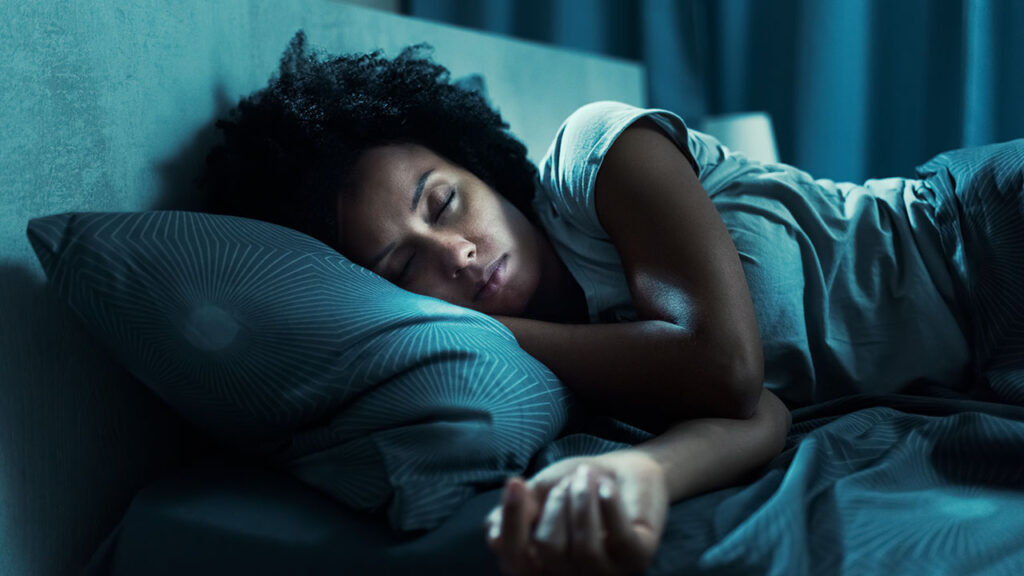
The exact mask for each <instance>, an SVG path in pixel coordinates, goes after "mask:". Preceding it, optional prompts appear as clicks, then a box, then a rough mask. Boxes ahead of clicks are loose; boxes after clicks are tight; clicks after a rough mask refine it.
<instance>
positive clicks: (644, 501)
mask: <svg viewBox="0 0 1024 576" xmlns="http://www.w3.org/2000/svg"><path fill="white" fill-rule="evenodd" d="M668 505H669V495H668V489H667V485H666V480H665V474H664V471H663V470H662V468H661V466H660V465H659V464H658V463H657V461H655V460H654V459H653V458H652V457H650V456H649V455H647V454H643V453H640V452H636V451H631V450H623V451H618V452H611V453H608V454H603V455H601V456H595V457H581V458H569V459H566V460H562V461H559V462H556V463H554V464H552V465H550V466H548V467H547V468H545V469H544V470H541V471H540V472H538V473H537V474H536V475H535V476H534V477H533V478H531V479H530V480H529V481H526V482H524V481H523V480H522V479H521V478H512V479H510V480H509V481H508V483H507V484H506V486H505V491H504V493H503V494H502V505H501V506H499V507H496V508H495V509H494V510H493V511H492V512H491V513H490V514H489V515H488V517H487V520H486V522H485V530H486V532H487V544H488V546H490V548H491V550H493V551H494V553H495V554H496V555H497V556H498V561H499V566H500V568H501V570H502V572H503V573H505V574H508V575H516V576H520V575H529V576H535V575H545V576H547V575H560V574H588V575H589V574H593V575H596V576H602V575H608V576H611V575H616V576H617V575H626V574H636V573H640V572H642V571H643V570H644V569H645V568H646V567H647V565H648V564H649V563H650V561H651V559H652V558H653V557H654V553H655V552H656V551H657V548H658V543H659V541H660V540H661V534H662V531H663V530H664V527H665V517H666V514H667V513H668Z"/></svg>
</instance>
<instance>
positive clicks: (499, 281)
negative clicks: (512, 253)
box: [473, 254, 508, 302]
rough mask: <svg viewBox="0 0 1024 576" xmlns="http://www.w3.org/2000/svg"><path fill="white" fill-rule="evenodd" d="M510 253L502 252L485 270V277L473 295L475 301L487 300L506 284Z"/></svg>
mask: <svg viewBox="0 0 1024 576" xmlns="http://www.w3.org/2000/svg"><path fill="white" fill-rule="evenodd" d="M507 264H508V254H502V255H501V257H500V258H498V259H497V260H495V261H494V262H491V263H490V264H489V265H488V266H487V268H486V269H485V270H484V279H483V280H481V281H480V287H479V288H478V289H477V291H476V294H475V295H474V296H473V301H474V302H476V301H479V300H486V299H488V298H490V297H491V296H493V295H494V294H496V293H497V292H498V290H500V289H501V287H502V286H503V285H504V284H505V274H506V271H507V270H508V266H507Z"/></svg>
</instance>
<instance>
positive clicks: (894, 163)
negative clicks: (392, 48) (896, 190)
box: [402, 0, 1024, 182]
mask: <svg viewBox="0 0 1024 576" xmlns="http://www.w3.org/2000/svg"><path fill="white" fill-rule="evenodd" d="M402 11H403V12H404V13H406V14H409V15H412V16H416V17H420V18H426V19H433V20H439V21H443V22H448V23H452V24H456V25H461V26H466V27H471V28H477V29H480V30H485V31H490V32H495V33H499V34H505V35H509V36H515V37H518V38H523V39H528V40H534V41H538V42H544V43H549V44H554V45H557V46H562V47H566V48H571V49H576V50H583V51H588V52H592V53H595V54H601V55H606V56H612V57H618V58H627V59H632V60H638V61H641V62H642V63H643V64H644V65H645V66H646V68H647V73H648V86H647V93H648V103H649V105H650V106H654V107H659V108H667V109H669V110H672V111H674V112H677V113H679V114H680V115H681V116H682V117H683V118H684V119H685V120H686V121H687V123H688V124H689V125H690V126H691V127H694V128H697V129H699V128H700V125H701V119H702V118H703V117H704V116H705V115H709V114H710V115H717V114H726V113H731V112H745V111H752V110H762V111H765V112H768V113H769V114H770V115H771V117H772V120H773V124H774V128H775V135H776V139H777V141H778V148H779V156H780V158H781V159H782V161H784V162H787V163H789V164H793V165H795V166H798V167H800V168H802V169H804V170H806V171H808V172H810V173H811V174H812V175H813V176H815V177H821V178H832V179H834V180H845V181H854V182H860V181H863V180H864V179H866V178H869V177H885V176H910V175H912V174H913V168H914V166H916V165H918V164H920V163H922V162H924V161H925V160H927V159H928V158H929V157H931V156H932V155H934V154H936V153H938V152H941V151H943V150H948V149H952V148H959V147H963V146H971V145H977V144H986V143H990V142H997V141H1003V140H1009V139H1013V138H1020V137H1024V33H1022V32H1021V30H1024V0H489V1H488V0H404V1H403V3H402Z"/></svg>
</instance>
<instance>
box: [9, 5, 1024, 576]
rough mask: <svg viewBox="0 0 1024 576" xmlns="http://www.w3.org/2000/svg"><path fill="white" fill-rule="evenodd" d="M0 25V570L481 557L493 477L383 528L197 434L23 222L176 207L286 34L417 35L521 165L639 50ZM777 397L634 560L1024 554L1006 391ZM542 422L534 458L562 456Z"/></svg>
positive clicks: (201, 28) (450, 567)
mask: <svg viewBox="0 0 1024 576" xmlns="http://www.w3.org/2000/svg"><path fill="white" fill-rule="evenodd" d="M0 21H2V22H4V23H5V26H6V28H5V33H4V34H0V46H3V47H4V48H5V50H7V49H8V48H10V49H11V50H13V51H14V52H15V53H20V54H22V55H23V58H21V59H20V60H17V61H16V62H14V63H11V64H7V66H8V68H7V71H8V77H9V78H10V79H11V82H7V83H5V84H4V85H3V86H2V87H0V103H3V104H4V106H5V109H7V110H9V111H10V114H11V115H12V118H13V119H14V121H13V122H11V123H8V124H7V125H5V126H4V127H0V130H2V131H3V135H2V138H0V163H2V167H3V170H0V179H2V180H0V190H2V191H3V193H4V195H3V197H2V199H0V202H2V210H0V247H2V250H3V252H2V257H3V260H2V262H0V267H2V269H0V273H2V275H3V278H4V282H3V284H2V285H0V314H2V322H0V338H2V339H3V345H2V346H0V386H2V387H3V392H4V395H5V398H6V399H7V401H6V402H5V403H3V404H2V406H0V421H2V422H3V423H4V424H3V425H2V426H3V428H2V430H3V431H4V434H3V435H2V436H0V441H2V442H3V444H2V445H0V454H2V456H3V462H4V465H3V466H2V467H0V490H2V491H3V493H2V498H0V502H2V503H3V504H2V507H0V533H3V535H4V536H3V538H4V540H3V543H2V545H3V548H4V550H5V554H3V555H2V556H0V573H3V574H12V575H17V576H21V575H29V574H72V573H84V574H87V575H90V576H101V575H109V576H123V575H134V574H154V575H158V574H220V573H242V574H283V573H284V574H293V573H294V574H333V573H337V572H344V573H348V574H451V575H456V574H474V575H480V574H497V573H498V571H497V567H496V566H495V564H494V561H493V558H492V557H491V555H490V552H489V551H488V550H487V548H486V546H485V544H484V540H483V533H482V522H483V517H484V515H485V513H486V512H487V511H488V510H490V509H491V508H492V507H493V506H495V505H496V504H497V502H498V499H499V496H500V489H498V488H493V487H492V488H489V489H482V490H479V491H478V492H476V493H474V494H472V495H470V496H468V497H465V498H463V499H462V500H461V501H460V502H459V503H458V505H457V506H453V507H452V509H450V510H446V511H445V517H444V519H443V521H441V522H440V523H439V524H437V525H436V526H433V527H432V528H431V529H429V530H410V531H405V532H396V531H395V530H394V522H393V520H394V519H393V518H391V519H389V518H386V517H384V516H383V515H380V514H369V513H366V512H363V511H357V510H352V509H350V508H348V507H346V506H344V505H342V504H341V503H339V502H338V501H337V499H334V498H332V497H331V496H330V494H327V493H325V492H324V491H323V490H317V489H315V488H314V487H312V486H310V485H309V484H308V483H304V482H302V481H300V480H299V479H297V478H296V477H295V476H293V475H289V474H286V473H283V472H281V471H280V470H275V469H272V468H267V467H263V466H252V465H250V464H249V463H248V462H247V461H246V460H245V459H244V458H239V457H237V456H236V455H234V454H231V453H227V452H224V451H222V450H220V449H216V448H213V447H211V445H210V443H209V442H208V440H207V438H206V437H205V436H204V435H203V434H202V433H201V432H200V431H197V430H196V429H195V428H193V427H192V426H190V425H189V423H188V422H187V421H186V420H185V419H183V418H182V417H181V416H180V415H178V414H176V413H175V412H174V411H172V410H170V409H169V408H168V406H167V405H166V403H165V402H163V401H162V399H161V398H160V397H159V396H158V395H157V394H154V393H153V392H152V391H150V390H148V389H147V388H146V387H145V386H142V385H141V384H140V383H139V382H138V381H137V380H136V378H135V377H134V376H133V374H132V372H131V371H129V370H126V369H124V368H122V367H121V366H120V365H119V363H118V362H117V361H116V359H115V358H114V357H112V356H111V354H110V353H109V351H108V350H106V349H105V348H104V347H103V346H101V345H100V344H99V343H98V342H97V341H96V340H95V338H94V337H93V335H92V334H91V333H90V332H89V330H88V329H87V328H86V327H85V326H84V325H83V323H82V322H81V320H80V319H79V318H78V317H77V316H76V315H75V314H74V313H73V312H72V311H71V310H69V309H68V307H67V305H66V303H65V302H63V301H62V300H61V298H60V297H59V296H58V295H56V294H54V293H53V292H52V291H50V290H49V289H48V288H47V286H46V282H47V280H46V277H45V275H44V272H43V271H42V270H41V269H40V262H39V260H38V259H37V256H38V255H39V251H38V246H39V244H38V243H37V244H33V245H32V246H30V245H29V243H27V242H25V226H26V222H27V221H28V220H30V219H32V218H38V217H41V216H44V215H49V214H57V213H63V212H72V211H78V212H86V211H142V210H187V209H189V208H190V207H193V206H196V205H197V204H196V202H197V199H196V198H195V197H194V196H192V195H191V194H192V193H191V192H190V189H191V188H190V177H191V176H192V175H194V174H195V172H196V169H197V168H198V166H200V165H201V162H202V158H203V154H204V153H205V150H206V149H207V147H208V146H209V144H210V142H211V141H212V139H213V129H212V122H213V119H214V118H216V117H217V116H219V115H220V114H222V113H223V112H224V110H226V108H227V107H228V106H230V105H231V104H233V101H234V100H235V99H236V98H237V97H238V96H239V95H241V94H244V93H247V92H249V91H251V90H252V89H254V88H256V87H259V86H261V85H262V84H263V83H265V81H266V79H267V76H268V74H269V73H270V72H271V71H272V70H273V69H274V66H275V64H276V62H277V59H278V57H279V55H280V51H281V48H282V47H283V46H284V45H285V44H286V42H287V41H288V39H289V38H291V37H292V35H293V34H294V33H295V31H296V30H297V29H299V28H302V29H304V30H305V31H306V33H307V34H308V35H309V38H310V41H311V42H313V43H315V44H316V45H318V46H320V47H322V48H324V49H327V50H331V51H356V50H367V49H373V48H383V49H384V50H386V51H388V52H389V53H393V51H395V50H397V49H398V48H400V47H402V46H404V45H406V44H409V43H414V42H418V41H427V42H430V43H432V44H434V45H435V47H436V53H435V55H436V58H437V60H438V61H440V62H442V63H444V64H445V65H447V66H449V67H450V68H451V70H452V73H453V75H454V76H456V77H459V78H462V79H464V80H465V81H466V82H469V83H474V82H480V79H481V78H482V79H483V84H482V86H485V88H484V89H485V90H486V94H487V96H488V98H490V99H491V101H492V102H493V103H494V104H496V105H497V107H498V108H499V109H500V111H501V112H502V114H503V115H504V116H505V117H506V118H507V119H508V120H509V122H510V125H511V128H512V131H513V132H515V133H516V134H518V135H520V136H521V137H522V138H523V140H524V141H525V143H526V145H527V149H528V150H529V153H530V157H531V158H532V159H534V160H537V159H538V157H539V156H540V155H541V154H542V153H543V151H544V149H546V147H547V145H548V142H549V141H550V139H551V136H552V135H553V133H554V131H555V129H556V128H557V127H558V125H559V124H560V123H561V121H562V119H564V118H565V117H566V116H567V115H568V114H569V113H570V112H572V111H573V110H574V109H576V108H577V107H578V106H580V105H582V104H585V103H587V102H590V101H594V100H603V99H608V100H618V101H622V102H626V103H631V104H635V105H644V104H645V99H646V97H645V94H644V88H643V86H644V73H643V70H642V69H641V68H640V67H639V66H637V65H636V64H634V63H629V62H622V61H616V60H609V59H602V58H596V57H593V56H587V55H583V54H578V53H572V52H568V51H562V50H556V49H552V48H548V47H542V46H538V45H533V44H529V43H524V42H519V41H513V40H509V39H504V38H497V37H493V36H488V35H483V34H478V33H473V32H469V31H466V30H461V29H457V28H454V27H449V26H442V25H437V24H429V23H425V22H421V21H416V20H413V19H409V18H403V17H399V16H395V15H392V14H388V13H383V12H378V11H374V10H369V9H364V8H359V7H354V6H349V5H345V4H342V3H337V2H329V1H324V0H304V1H301V2H291V3H280V4H278V3H275V4H274V5H273V6H271V5H268V4H266V3H262V2H257V1H252V2H243V1H239V2H227V3H218V4H216V5H215V4H211V3H206V2H200V1H198V0H196V1H190V2H180V3H177V4H175V7H173V8H169V7H167V6H165V5H162V4H161V3H157V2H145V1H143V2H133V3H128V4H125V5H123V6H112V5H104V6H97V7H93V9H91V10H89V11H88V12H85V11H83V12H81V13H79V12H76V11H74V10H71V11H65V10H64V9H63V6H62V5H60V3H42V4H34V5H32V6H26V7H17V8H16V7H14V6H13V5H12V6H6V5H5V6H4V7H3V8H0ZM6 32H11V33H10V34H8V33H6ZM477 75H478V76H477ZM523 94H529V95H530V98H529V99H524V98H522V95H523ZM537 102H543V103H544V106H536V105H535V104H536V103H537ZM709 125H710V124H709ZM735 145H736V146H737V147H740V148H742V142H737V143H736V144H735ZM770 148H772V149H773V148H774V146H771V147H770ZM923 160H925V159H922V161H923ZM37 238H38V237H37ZM35 241H36V242H39V240H38V239H37V240H35ZM33 248H36V253H35V254H34V253H33ZM44 264H45V262H44ZM51 281H52V280H51ZM54 359H60V360H61V361H60V362H57V361H54ZM866 389H869V388H866ZM794 408H795V409H794V410H793V427H792V430H791V433H790V436H789V438H788V440H787V443H786V447H785V449H784V450H783V452H782V453H781V454H780V455H779V456H778V457H776V458H775V459H773V461H772V462H771V463H769V464H768V465H767V466H766V467H765V468H764V469H763V470H760V471H758V473H757V474H756V476H755V477H753V478H752V479H751V481H750V482H749V483H747V484H744V485H740V486H734V487H730V488H726V489H722V490H718V491H714V492H711V493H708V494H704V495H701V496H698V497H695V498H692V499H689V500H687V501H684V502H680V503H677V504H675V505H674V506H673V507H672V509H671V511H670V516H669V521H668V524H667V528H666V531H665V534H664V538H663V541H662V545H661V547H660V550H659V553H658V555H657V556H656V558H655V560H654V562H653V564H652V566H651V567H650V570H649V574H651V575H662V574H664V575H668V574H702V573H707V574H762V573H773V574H828V573H852V574H860V573H867V574H872V573H922V574H936V573H938V574H969V573H970V574H1019V573H1024V514H1022V512H1024V491H1022V487H1024V457H1022V456H1024V407H1021V406H1019V405H1016V404H1013V403H1001V402H992V401H983V400H980V399H978V398H975V397H971V396H968V395H965V394H958V393H956V392H953V391H950V390H934V389H929V388H927V387H919V388H916V389H907V390H900V391H898V393H863V394H854V395H850V396H846V397H842V398H834V399H830V400H826V401H822V402H819V403H816V404H813V405H809V406H801V407H794ZM571 425H572V426H576V428H574V431H575V432H580V431H581V430H582V431H583V432H585V433H586V434H587V435H588V437H589V438H597V439H602V440H607V441H609V442H620V443H621V442H624V441H628V440H629V439H630V438H631V437H635V436H631V435H633V434H635V433H636V431H635V430H633V429H631V427H629V426H628V425H623V424H622V423H619V422H616V421H614V420H613V419H608V418H604V417H599V416H595V417H593V418H592V419H589V420H585V421H582V422H574V423H572V424H571ZM567 428H568V427H567ZM563 432H564V431H563ZM566 438H567V437H566V436H565V435H564V434H563V435H561V436H559V438H558V440H557V441H554V442H552V443H551V445H550V446H546V447H545V448H544V450H543V451H542V453H543V454H544V457H545V458H548V459H550V458H553V457H556V456H557V455H560V454H561V455H564V454H567V453H570V452H571V450H572V449H573V446H574V445H573V444H572V442H569V441H566ZM576 438H579V436H576ZM552 447H553V448H552ZM389 520H390V521H389ZM8 551H10V553H7V552H8Z"/></svg>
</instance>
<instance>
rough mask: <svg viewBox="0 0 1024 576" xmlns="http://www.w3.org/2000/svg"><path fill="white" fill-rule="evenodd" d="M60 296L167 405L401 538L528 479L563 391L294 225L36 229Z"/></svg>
mask: <svg viewBox="0 0 1024 576" xmlns="http://www.w3.org/2000/svg"><path fill="white" fill-rule="evenodd" d="M27 233H28V238H29V241H30V242H31V244H32V246H33V248H34V250H35V252H36V254H37V256H38V258H39V261H40V263H41V265H42V267H43V269H44V271H45V273H46V275H47V278H48V279H49V283H50V285H51V286H52V287H53V289H55V290H56V292H57V293H58V294H59V295H60V296H61V297H62V298H63V299H64V300H66V301H67V303H68V305H69V306H70V307H71V308H72V309H74V310H75V312H76V313H77V314H78V316H79V317H81V319H82V320H83V322H84V323H85V325H86V327H87V329H88V330H89V331H90V333H91V334H92V335H93V336H94V337H96V338H97V339H99V340H100V341H102V342H103V343H104V344H105V346H106V347H107V348H108V349H109V350H110V351H111V353H112V355H113V356H114V357H115V358H116V359H117V360H118V361H119V362H121V363H122V364H123V366H125V367H126V368H127V369H128V370H129V371H130V372H132V373H133V374H134V375H135V376H136V377H137V378H138V379H139V380H140V381H141V382H143V383H144V384H145V385H146V386H148V387H149V388H150V389H151V390H152V391H153V392H154V393H155V394H157V395H158V396H159V397H160V398H161V399H162V400H163V401H164V402H166V403H167V404H168V405H169V406H170V407H172V409H174V410H176V411H177V412H178V413H180V414H181V415H182V416H183V417H184V418H186V419H187V420H189V421H190V422H191V423H193V424H194V425H196V426H197V427H199V428H200V429H202V430H204V431H206V432H207V433H209V434H210V435H211V436H213V437H214V438H216V439H217V440H218V441H219V442H221V443H222V444H224V445H226V446H228V447H231V448H233V449H235V450H239V451H243V452H246V453H248V454H250V455H253V456H256V457H258V458H260V459H262V460H264V461H266V462H268V463H271V464H273V465H276V466H279V467H282V468H284V469H287V470H288V471H290V472H291V473H292V474H294V475H295V476H296V477H297V478H299V479H300V480H302V481H304V482H306V483H307V484H309V485H311V486H314V487H316V488H319V489H321V490H323V491H324V492H326V493H328V494H329V495H331V496H332V497H334V498H335V499H337V500H339V501H340V502H342V503H344V504H345V505H347V506H349V507H352V508H354V509H357V510H365V511H377V510H382V509H386V511H387V513H388V516H389V519H390V522H391V524H392V527H393V528H394V529H395V530H398V531H405V530H419V529H429V528H432V527H434V526H436V525H437V524H439V523H440V522H441V521H443V520H444V519H445V518H446V517H447V516H448V515H449V514H450V513H451V512H453V511H454V510H455V508H456V507H457V506H458V505H459V504H461V503H462V502H464V501H465V500H466V499H468V498H470V497H471V496H473V495H474V494H476V493H477V492H479V491H481V490H483V489H489V488H493V487H495V486H496V485H499V484H500V483H501V482H502V480H503V479H504V478H505V477H507V476H508V475H510V474H521V473H523V471H524V470H525V469H526V467H527V465H528V463H529V461H530V458H531V457H532V456H533V455H534V454H535V453H536V452H538V451H539V450H540V449H541V448H542V447H544V446H546V445H548V443H550V442H551V441H552V440H553V439H554V438H555V437H556V436H557V435H558V433H559V431H560V430H561V429H562V427H563V426H564V425H565V424H566V421H567V415H568V408H569V406H568V404H569V396H568V392H567V390H566V389H565V388H564V387H563V386H562V384H561V383H560V382H559V381H558V379H557V378H556V377H555V376H554V375H553V374H552V373H551V372H550V371H549V370H548V369H547V368H546V367H545V366H544V365H543V364H541V363H540V362H538V361H537V360H535V359H534V358H533V357H531V356H529V355H528V354H526V353H525V352H524V351H523V350H522V349H521V348H519V346H518V345H517V343H516V341H515V338H514V337H513V336H512V334H511V332H509V331H508V330H507V329H506V328H505V326H504V325H502V324H501V323H500V322H498V321H496V320H494V319H493V318H490V317H489V316H487V315H485V314H481V313H478V312H475V311H472V310H469V309H466V308H462V307H458V306H454V305H452V304H448V303H446V302H443V301H441V300H438V299H434V298H430V297H426V296H421V295H417V294H413V293H411V292H407V291H405V290H402V289H400V288H398V287H396V286H394V285H392V284H391V283H389V282H387V281H386V280H384V279H383V278H381V277H380V276H378V275H376V274H374V273H372V272H370V271H368V270H366V269H364V268H362V267H360V266H357V265H355V264H353V263H352V262H350V261H348V260H347V259H346V258H344V257H343V256H342V255H341V254H339V253H338V252H337V251H335V250H334V249H332V248H330V247H328V246H327V245H325V244H323V243H322V242H320V241H318V240H316V239H314V238H312V237H310V236H307V235H305V234H302V233H300V232H298V231H295V230H292V229H290V228H286V227H283V226H278V225H276V224H271V223H268V222H263V221H258V220H251V219H247V218H239V217H235V216H227V215H215V214H205V213H200V212H186V211H174V210H166V211H148V212H70V213H64V214H55V215H51V216H45V217H40V218H35V219H32V220H31V221H30V222H29V225H28V230H27Z"/></svg>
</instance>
